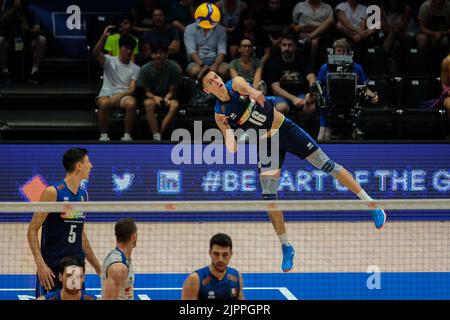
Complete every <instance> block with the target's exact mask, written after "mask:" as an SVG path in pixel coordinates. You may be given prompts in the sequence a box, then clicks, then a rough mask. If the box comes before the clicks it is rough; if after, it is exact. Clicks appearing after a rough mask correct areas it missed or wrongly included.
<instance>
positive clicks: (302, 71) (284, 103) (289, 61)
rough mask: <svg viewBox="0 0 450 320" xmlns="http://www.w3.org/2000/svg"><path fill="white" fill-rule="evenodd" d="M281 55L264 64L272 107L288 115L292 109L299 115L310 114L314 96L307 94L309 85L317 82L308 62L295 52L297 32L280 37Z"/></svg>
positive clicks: (313, 109)
mask: <svg viewBox="0 0 450 320" xmlns="http://www.w3.org/2000/svg"><path fill="white" fill-rule="evenodd" d="M280 45H281V47H280V49H281V56H280V57H277V58H275V59H274V60H273V61H271V63H269V64H268V65H267V74H268V81H269V84H270V86H271V88H272V91H273V94H274V95H275V96H277V97H276V99H275V102H274V104H275V108H276V109H277V110H278V111H280V112H281V113H284V114H288V113H289V112H290V111H291V109H295V110H298V111H299V115H300V116H311V115H313V113H314V111H315V108H316V105H315V99H314V97H313V96H311V95H310V94H309V87H310V86H311V85H312V84H313V83H314V82H315V81H316V76H315V75H314V73H313V72H312V71H311V66H310V64H309V63H308V61H307V60H306V59H305V58H304V57H301V56H300V54H299V52H298V51H297V41H296V35H294V34H292V33H286V34H283V35H282V36H281V44H280Z"/></svg>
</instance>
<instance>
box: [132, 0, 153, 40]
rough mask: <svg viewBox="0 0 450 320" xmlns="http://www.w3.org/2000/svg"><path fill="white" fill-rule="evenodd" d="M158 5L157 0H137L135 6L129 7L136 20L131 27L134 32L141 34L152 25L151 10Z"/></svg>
mask: <svg viewBox="0 0 450 320" xmlns="http://www.w3.org/2000/svg"><path fill="white" fill-rule="evenodd" d="M159 7H160V1H159V0H138V2H137V4H136V6H135V7H134V8H133V9H131V14H132V15H133V16H134V21H135V22H136V24H135V25H134V27H133V31H134V33H137V34H142V33H144V32H146V31H148V30H150V28H151V27H153V17H152V15H153V10H154V9H155V8H159Z"/></svg>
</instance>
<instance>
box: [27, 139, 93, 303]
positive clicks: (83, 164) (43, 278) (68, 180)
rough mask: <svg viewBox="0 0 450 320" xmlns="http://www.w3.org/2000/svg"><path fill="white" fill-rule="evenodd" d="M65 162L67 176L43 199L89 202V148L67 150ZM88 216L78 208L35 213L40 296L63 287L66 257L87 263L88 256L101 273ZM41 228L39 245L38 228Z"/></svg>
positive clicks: (31, 238)
mask: <svg viewBox="0 0 450 320" xmlns="http://www.w3.org/2000/svg"><path fill="white" fill-rule="evenodd" d="M63 165H64V168H65V169H66V177H65V178H64V180H61V181H59V182H56V183H54V184H52V185H51V186H49V187H47V188H46V189H45V191H44V192H43V194H42V195H41V198H40V201H41V202H53V201H57V202H67V201H70V202H76V201H88V194H87V191H86V190H85V189H84V188H83V187H82V185H81V182H82V181H83V180H85V179H88V178H89V173H90V171H91V169H92V164H91V162H90V160H89V157H88V155H87V150H86V149H82V148H72V149H69V150H67V151H66V152H65V153H64V156H63ZM85 218H86V216H85V213H84V212H78V211H66V212H51V213H49V212H35V213H34V215H33V218H32V220H31V223H30V225H29V227H28V234H27V236H28V243H29V245H30V248H31V252H32V253H33V256H34V260H35V262H36V266H37V281H36V297H38V296H41V295H44V294H47V293H48V292H50V291H53V290H57V289H61V288H62V284H61V282H60V280H59V278H58V277H57V275H58V270H59V265H60V262H61V260H62V259H63V258H64V257H67V256H72V257H74V258H76V259H79V260H80V261H82V262H83V263H84V260H85V258H86V259H87V260H88V261H89V263H90V264H91V265H92V267H93V268H94V270H95V271H96V273H97V274H98V275H100V274H101V265H100V263H99V261H98V260H97V257H96V256H95V254H94V252H93V251H92V249H91V246H90V243H89V240H88V238H87V236H86V227H85V223H84V221H85ZM41 227H42V234H41V243H40V246H39V241H38V231H39V229H40V228H41Z"/></svg>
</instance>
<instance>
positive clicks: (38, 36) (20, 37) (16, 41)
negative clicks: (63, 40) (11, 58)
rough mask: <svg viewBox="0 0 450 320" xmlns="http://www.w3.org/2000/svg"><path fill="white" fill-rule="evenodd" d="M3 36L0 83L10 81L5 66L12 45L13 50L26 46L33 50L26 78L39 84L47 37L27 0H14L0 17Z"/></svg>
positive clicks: (0, 40)
mask: <svg viewBox="0 0 450 320" xmlns="http://www.w3.org/2000/svg"><path fill="white" fill-rule="evenodd" d="M0 26H1V28H2V29H3V34H4V35H3V36H1V35H0V62H1V68H2V70H1V77H0V81H1V82H2V83H9V82H10V81H11V77H10V73H9V70H8V66H7V61H8V52H9V49H10V48H11V47H12V48H13V49H14V52H20V51H23V50H25V49H26V48H27V47H28V46H30V47H31V50H32V52H33V58H32V59H33V65H32V68H31V74H30V77H29V79H28V81H29V82H30V83H33V84H39V83H40V75H39V67H40V65H41V62H42V59H43V58H44V54H45V50H46V47H47V39H46V38H45V37H44V36H43V35H42V32H41V25H40V22H39V19H38V16H37V14H36V13H35V12H34V11H33V10H31V9H30V8H29V7H28V1H27V0H14V2H13V5H12V7H11V8H9V9H7V10H5V12H4V13H3V14H2V16H1V18H0Z"/></svg>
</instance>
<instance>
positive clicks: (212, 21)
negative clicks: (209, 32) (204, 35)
mask: <svg viewBox="0 0 450 320" xmlns="http://www.w3.org/2000/svg"><path fill="white" fill-rule="evenodd" d="M195 20H196V21H197V24H198V25H199V26H200V27H202V28H203V29H211V28H214V27H215V26H216V25H217V24H218V23H219V21H220V10H219V8H217V7H216V6H215V5H213V4H212V3H208V2H205V3H202V4H201V5H199V6H198V7H197V9H195Z"/></svg>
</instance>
